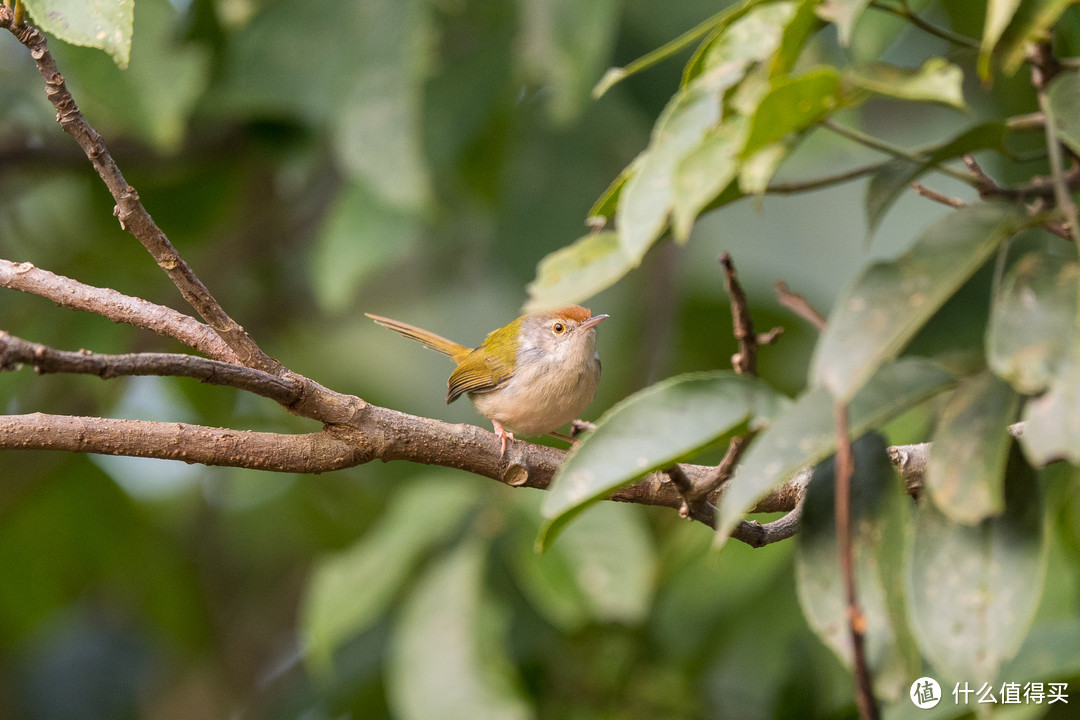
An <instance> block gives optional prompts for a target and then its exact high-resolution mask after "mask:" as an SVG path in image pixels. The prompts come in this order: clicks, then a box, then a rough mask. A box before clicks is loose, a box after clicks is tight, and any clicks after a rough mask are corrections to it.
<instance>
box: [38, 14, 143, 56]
mask: <svg viewBox="0 0 1080 720" xmlns="http://www.w3.org/2000/svg"><path fill="white" fill-rule="evenodd" d="M22 4H23V5H25V6H26V9H27V10H28V11H29V13H30V17H32V18H33V20H34V24H35V25H37V26H38V27H40V28H41V29H42V30H44V31H45V32H47V33H49V34H50V35H55V36H56V37H58V38H60V39H61V40H63V41H65V42H69V43H71V44H72V45H83V46H85V47H92V48H97V49H99V50H104V51H105V52H107V53H109V55H111V56H112V58H113V60H114V61H115V62H116V64H117V66H119V67H120V68H126V67H127V66H128V60H129V59H130V57H131V36H132V31H133V29H134V24H133V19H134V15H135V0H22ZM140 7H141V6H140Z"/></svg>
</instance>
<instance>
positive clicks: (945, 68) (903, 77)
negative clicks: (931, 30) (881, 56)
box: [844, 57, 965, 110]
mask: <svg viewBox="0 0 1080 720" xmlns="http://www.w3.org/2000/svg"><path fill="white" fill-rule="evenodd" d="M844 80H845V81H846V82H847V83H849V84H851V85H854V86H855V87H858V88H861V89H863V90H866V91H867V92H871V93H874V94H875V95H883V96H885V97H893V98H898V99H900V100H914V101H918V102H935V103H941V104H942V105H948V106H950V107H954V108H956V109H958V110H963V109H964V108H965V105H964V90H963V84H964V71H963V70H961V69H960V67H959V66H958V65H953V64H952V63H951V62H949V61H947V60H946V59H945V58H939V57H935V58H930V59H929V60H927V61H926V62H924V63H923V64H922V67H920V68H918V69H915V68H902V67H897V66H895V65H890V64H889V63H883V62H877V63H870V64H867V65H863V66H861V67H857V68H855V69H853V70H851V71H849V72H846V73H845V74H844Z"/></svg>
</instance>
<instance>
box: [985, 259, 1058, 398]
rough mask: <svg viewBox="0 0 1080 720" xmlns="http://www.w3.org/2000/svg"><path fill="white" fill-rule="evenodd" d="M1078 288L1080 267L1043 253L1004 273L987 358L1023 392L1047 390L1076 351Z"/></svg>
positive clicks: (993, 308)
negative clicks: (1070, 355) (1063, 363)
mask: <svg viewBox="0 0 1080 720" xmlns="http://www.w3.org/2000/svg"><path fill="white" fill-rule="evenodd" d="M1078 284H1080V265H1078V264H1077V263H1075V262H1063V261H1061V260H1060V259H1057V258H1054V257H1052V256H1050V255H1047V254H1046V253H1041V252H1032V253H1028V254H1027V255H1025V256H1024V257H1022V258H1020V259H1019V260H1018V261H1016V263H1014V264H1013V266H1012V267H1011V268H1010V269H1009V272H1008V273H1007V274H1006V275H1005V278H1004V280H1003V282H1002V283H1001V287H1000V288H999V289H998V291H997V293H996V294H995V295H994V300H993V305H992V306H991V313H990V322H989V324H988V325H987V327H986V359H987V362H988V364H989V365H990V368H991V369H992V370H993V371H994V372H995V373H997V374H998V375H1000V376H1001V377H1003V378H1005V379H1006V380H1008V381H1009V382H1010V383H1011V384H1012V386H1013V387H1014V388H1016V390H1017V391H1018V392H1021V393H1025V394H1029V395H1034V394H1036V393H1039V392H1042V391H1043V390H1045V389H1046V388H1047V386H1049V385H1050V383H1051V382H1052V381H1053V379H1054V376H1055V373H1056V371H1057V368H1058V366H1059V364H1060V363H1061V360H1062V358H1063V357H1065V356H1066V354H1067V353H1068V352H1069V349H1070V348H1071V347H1072V344H1073V338H1074V337H1075V335H1076V313H1077V305H1076V302H1077V287H1078Z"/></svg>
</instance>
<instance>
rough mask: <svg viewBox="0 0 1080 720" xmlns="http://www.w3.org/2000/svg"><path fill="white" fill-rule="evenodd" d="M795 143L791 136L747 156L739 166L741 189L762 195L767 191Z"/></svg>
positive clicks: (747, 192) (747, 193)
mask: <svg viewBox="0 0 1080 720" xmlns="http://www.w3.org/2000/svg"><path fill="white" fill-rule="evenodd" d="M795 144H796V140H795V139H794V138H791V137H789V138H786V139H784V140H780V141H778V142H774V143H772V144H771V145H766V146H765V147H763V148H761V149H760V150H758V151H757V152H756V153H754V154H753V155H751V156H750V157H748V158H746V159H745V160H744V161H743V164H742V167H741V168H739V191H740V192H742V193H743V194H745V195H760V194H761V193H763V192H765V190H766V189H767V188H768V187H769V182H770V181H771V180H772V179H773V177H774V176H775V175H776V171H777V170H779V169H780V166H781V165H782V164H783V163H784V160H786V159H787V157H788V155H790V154H791V151H792V149H793V148H794V147H795Z"/></svg>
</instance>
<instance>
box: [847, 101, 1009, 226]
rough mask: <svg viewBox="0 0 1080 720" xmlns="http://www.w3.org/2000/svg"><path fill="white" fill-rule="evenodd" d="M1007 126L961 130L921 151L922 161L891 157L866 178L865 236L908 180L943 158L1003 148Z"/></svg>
mask: <svg viewBox="0 0 1080 720" xmlns="http://www.w3.org/2000/svg"><path fill="white" fill-rule="evenodd" d="M1007 134H1008V128H1006V127H1005V124H1004V123H1000V122H988V123H983V124H980V125H976V126H974V127H972V128H969V129H967V130H965V131H964V132H962V133H960V134H959V135H957V136H955V137H953V138H952V139H951V140H948V141H947V142H945V143H943V144H941V145H938V146H937V147H934V148H930V149H929V150H928V151H926V152H925V153H924V155H925V157H926V161H925V162H922V163H916V162H912V161H910V160H902V159H901V160H894V161H892V162H890V163H888V164H886V165H885V166H884V167H883V168H882V169H881V170H879V171H878V172H876V173H875V174H874V176H873V177H872V178H871V179H870V187H869V189H868V190H867V192H866V224H867V236H871V235H873V234H874V231H875V230H876V229H877V227H878V225H879V224H880V223H881V220H882V218H884V217H885V213H886V212H888V210H889V208H891V207H892V206H893V203H894V202H896V198H897V197H899V196H900V193H902V192H905V191H907V190H909V189H910V187H911V181H912V180H915V179H917V178H918V177H919V176H920V175H922V174H923V173H925V172H928V171H929V170H932V169H933V168H934V167H935V166H937V165H940V164H941V163H943V162H945V161H946V160H951V159H953V158H957V157H960V156H961V155H966V154H969V153H973V152H976V151H978V150H997V151H999V152H1004V151H1005V136H1006V135H1007Z"/></svg>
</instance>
